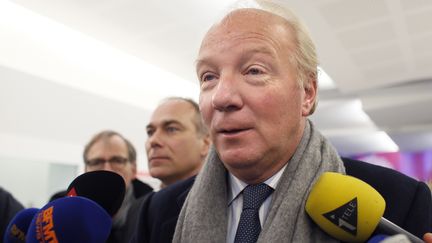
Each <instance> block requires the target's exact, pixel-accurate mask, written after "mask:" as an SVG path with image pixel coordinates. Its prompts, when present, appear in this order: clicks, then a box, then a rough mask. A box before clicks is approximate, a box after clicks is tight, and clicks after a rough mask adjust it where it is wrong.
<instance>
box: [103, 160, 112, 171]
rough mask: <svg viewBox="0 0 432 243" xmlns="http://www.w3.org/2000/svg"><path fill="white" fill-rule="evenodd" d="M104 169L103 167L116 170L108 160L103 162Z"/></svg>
mask: <svg viewBox="0 0 432 243" xmlns="http://www.w3.org/2000/svg"><path fill="white" fill-rule="evenodd" d="M102 169H103V170H107V171H114V169H113V167H112V166H111V163H110V162H108V161H105V162H104V163H103V167H102Z"/></svg>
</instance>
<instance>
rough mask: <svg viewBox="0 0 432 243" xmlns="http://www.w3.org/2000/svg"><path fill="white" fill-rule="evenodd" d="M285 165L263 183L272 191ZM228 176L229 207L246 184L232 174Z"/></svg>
mask: <svg viewBox="0 0 432 243" xmlns="http://www.w3.org/2000/svg"><path fill="white" fill-rule="evenodd" d="M287 164H288V163H287ZM287 164H285V165H284V166H283V167H282V168H281V169H280V170H279V171H278V172H277V173H276V174H274V175H273V176H272V177H270V178H268V179H267V180H266V181H264V183H265V184H267V185H268V186H269V187H271V188H273V190H275V189H276V186H277V184H278V183H279V180H280V178H281V177H282V174H283V172H284V171H285V168H286V167H287ZM228 174H229V177H228V181H229V185H230V193H229V198H228V199H229V200H228V206H229V205H231V203H232V202H233V201H234V200H235V199H236V198H237V197H238V196H239V195H240V193H241V192H242V191H243V189H244V188H245V187H246V186H247V185H248V184H247V183H245V182H243V181H242V180H240V179H239V178H237V177H235V176H234V175H233V174H231V173H228Z"/></svg>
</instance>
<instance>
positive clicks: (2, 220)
mask: <svg viewBox="0 0 432 243" xmlns="http://www.w3.org/2000/svg"><path fill="white" fill-rule="evenodd" d="M23 209H24V207H23V206H22V205H21V203H20V202H18V201H17V200H16V199H15V198H14V197H13V196H12V194H10V193H9V192H8V191H6V190H4V189H3V188H2V187H0V240H3V237H4V234H5V230H6V228H7V226H8V225H9V222H10V221H11V220H12V219H13V217H14V216H15V215H16V214H17V213H18V212H19V211H21V210H23Z"/></svg>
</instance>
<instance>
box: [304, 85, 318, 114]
mask: <svg viewBox="0 0 432 243" xmlns="http://www.w3.org/2000/svg"><path fill="white" fill-rule="evenodd" d="M317 89H318V87H317V80H316V79H311V80H309V82H307V83H306V84H304V85H303V91H304V97H303V101H302V115H303V116H308V115H310V114H312V112H313V111H314V109H315V102H316V99H317V91H318V90H317Z"/></svg>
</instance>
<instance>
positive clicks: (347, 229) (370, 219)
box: [306, 172, 423, 243]
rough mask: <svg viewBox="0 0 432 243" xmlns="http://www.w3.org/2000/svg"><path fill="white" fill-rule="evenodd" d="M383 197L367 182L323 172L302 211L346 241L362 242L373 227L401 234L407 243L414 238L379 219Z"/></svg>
mask: <svg viewBox="0 0 432 243" xmlns="http://www.w3.org/2000/svg"><path fill="white" fill-rule="evenodd" d="M384 210H385V201H384V198H383V197H382V196H381V195H380V194H379V193H378V192H377V191H376V190H375V189H374V188H372V187H371V186H370V185H368V184H367V183H365V182H363V181H361V180H359V179H357V178H355V177H352V176H346V175H342V174H338V173H333V172H326V173H324V174H323V175H321V177H320V178H319V179H318V181H317V182H316V184H315V185H314V187H313V188H312V190H311V192H310V194H309V198H308V199H307V201H306V212H307V213H308V214H309V216H310V217H311V218H312V220H313V221H314V222H315V223H316V224H318V226H320V228H321V229H322V230H324V231H325V232H327V233H328V234H329V235H331V236H333V237H334V238H336V239H339V240H342V241H346V242H364V241H366V240H367V239H368V238H369V237H370V236H371V235H372V233H373V232H374V231H375V230H377V231H378V232H380V233H383V234H386V235H395V234H404V235H406V236H407V237H408V239H409V240H410V241H411V242H414V243H417V242H419V243H420V242H423V241H422V240H420V239H419V238H418V237H416V236H414V235H412V234H411V233H409V232H407V231H405V230H404V229H402V228H400V227H399V226H397V225H395V224H393V223H391V222H390V221H388V220H386V219H385V218H382V216H383V214H384Z"/></svg>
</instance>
